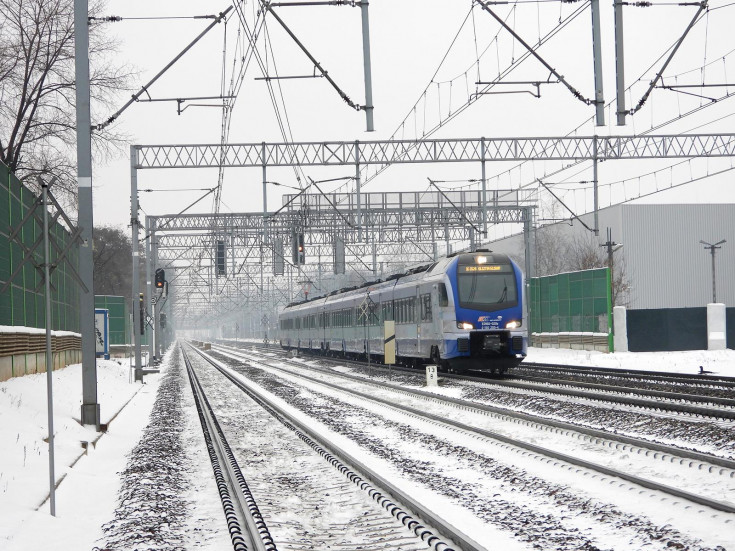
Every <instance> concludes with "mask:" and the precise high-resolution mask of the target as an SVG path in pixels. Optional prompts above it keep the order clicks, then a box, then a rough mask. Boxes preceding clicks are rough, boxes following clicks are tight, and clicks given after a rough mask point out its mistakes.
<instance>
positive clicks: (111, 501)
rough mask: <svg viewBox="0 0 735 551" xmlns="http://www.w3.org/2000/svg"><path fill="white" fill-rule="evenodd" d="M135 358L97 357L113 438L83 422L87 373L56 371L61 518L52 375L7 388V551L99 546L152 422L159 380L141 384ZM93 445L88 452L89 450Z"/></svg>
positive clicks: (3, 493) (0, 486) (2, 543)
mask: <svg viewBox="0 0 735 551" xmlns="http://www.w3.org/2000/svg"><path fill="white" fill-rule="evenodd" d="M130 371H131V370H130V367H129V365H128V363H127V360H125V361H123V362H122V363H118V362H117V361H112V360H110V361H106V360H97V379H98V402H99V403H100V406H101V421H102V423H106V424H109V430H108V432H107V433H104V434H100V433H98V432H96V430H95V428H94V427H91V426H82V425H81V424H80V422H79V419H80V412H81V402H82V400H81V395H82V368H81V365H80V364H76V365H72V366H69V367H66V368H64V369H60V370H57V371H54V372H53V398H54V435H55V438H54V451H55V475H56V483H57V485H58V488H57V491H56V517H55V518H54V517H52V516H51V515H50V514H49V510H50V504H49V501H48V500H47V497H48V495H49V453H48V450H49V448H48V440H47V437H48V413H47V393H46V374H45V373H43V374H37V375H27V376H25V377H16V378H13V379H10V380H8V381H5V382H3V383H0V419H2V422H0V442H2V446H0V450H1V451H0V518H2V519H3V521H2V522H1V523H0V549H3V550H4V551H12V550H22V549H23V550H25V549H33V548H37V547H39V546H40V547H43V548H44V549H59V550H61V549H64V550H69V549H91V548H92V547H94V545H95V542H96V540H97V539H98V538H100V537H101V536H102V529H101V526H102V524H104V523H105V522H107V521H109V520H110V519H111V518H112V515H113V511H114V509H115V506H116V503H117V492H118V488H119V477H118V474H117V473H118V472H120V471H122V470H123V468H124V467H125V463H126V461H127V457H126V456H127V454H128V453H129V451H130V450H131V449H132V447H133V446H134V445H135V443H136V442H137V441H138V438H139V437H140V434H141V432H142V430H143V428H144V427H145V425H146V424H147V422H148V417H149V413H150V410H151V407H152V404H153V400H154V399H155V396H156V390H157V387H158V379H159V376H158V375H150V376H147V377H146V383H147V384H145V385H140V384H133V383H132V382H131V381H132V378H131V373H130ZM83 443H88V444H86V446H87V451H86V452H85V449H84V447H83Z"/></svg>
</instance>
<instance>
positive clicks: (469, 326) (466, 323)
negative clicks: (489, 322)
mask: <svg viewBox="0 0 735 551" xmlns="http://www.w3.org/2000/svg"><path fill="white" fill-rule="evenodd" d="M474 328H475V326H474V325H472V324H471V323H470V322H469V321H458V322H457V329H474Z"/></svg>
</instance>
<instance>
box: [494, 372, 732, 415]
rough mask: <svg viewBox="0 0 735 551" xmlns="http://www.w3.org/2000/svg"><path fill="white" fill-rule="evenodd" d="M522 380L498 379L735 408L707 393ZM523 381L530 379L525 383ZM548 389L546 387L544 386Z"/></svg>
mask: <svg viewBox="0 0 735 551" xmlns="http://www.w3.org/2000/svg"><path fill="white" fill-rule="evenodd" d="M515 377H516V378H518V379H520V381H516V380H513V379H503V380H501V381H498V383H499V384H501V385H503V386H511V387H515V386H518V387H519V388H527V389H535V388H538V384H539V383H542V384H552V385H555V386H559V387H562V388H563V387H570V388H581V389H590V390H600V391H602V392H611V393H619V394H638V395H640V396H648V397H650V398H661V399H664V400H683V401H687V402H694V403H701V404H716V405H719V406H725V407H733V408H735V399H732V398H720V397H718V396H707V395H706V394H687V393H679V392H670V391H667V390H650V389H645V388H634V387H629V386H618V385H605V384H600V383H585V382H582V381H568V380H565V379H553V378H551V377H534V376H526V375H516V376H515ZM523 381H529V383H524V382H523ZM544 390H546V388H544Z"/></svg>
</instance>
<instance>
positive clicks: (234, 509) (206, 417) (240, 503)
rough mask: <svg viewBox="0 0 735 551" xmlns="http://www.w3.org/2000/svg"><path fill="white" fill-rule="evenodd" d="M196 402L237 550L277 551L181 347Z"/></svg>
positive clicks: (226, 517) (233, 545)
mask: <svg viewBox="0 0 735 551" xmlns="http://www.w3.org/2000/svg"><path fill="white" fill-rule="evenodd" d="M181 352H182V356H183V359H184V364H185V365H186V372H187V374H188V376H189V383H190V385H191V390H192V394H193V396H194V403H195V405H196V409H197V413H198V414H199V421H200V422H201V425H202V432H203V434H204V441H205V444H206V446H207V451H208V453H209V459H210V461H211V463H212V470H213V471H214V479H215V482H216V484H217V490H218V492H219V495H220V499H221V501H222V508H223V510H224V514H225V520H226V522H227V529H228V531H229V533H230V539H231V540H232V547H233V549H234V551H277V548H276V545H275V543H274V541H273V538H272V537H271V535H270V532H269V530H268V527H267V525H266V523H265V520H264V519H263V516H262V515H261V513H260V510H259V509H258V505H257V503H256V502H255V498H254V497H253V495H252V493H251V492H250V488H249V487H248V484H247V482H246V481H245V477H244V476H243V475H242V471H241V470H240V466H239V465H238V463H237V460H236V459H235V455H234V454H233V452H232V449H231V447H230V445H229V443H228V442H227V439H226V438H225V435H224V433H223V432H222V429H221V427H220V426H219V423H218V422H217V418H216V417H215V415H214V411H213V410H212V406H211V405H210V404H209V401H208V399H207V397H206V395H205V393H204V389H203V388H202V385H201V383H200V382H199V378H198V377H197V375H196V372H195V371H194V367H193V366H192V363H191V361H190V359H189V357H188V354H187V352H186V349H185V348H184V347H182V350H181Z"/></svg>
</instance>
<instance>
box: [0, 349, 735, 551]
mask: <svg viewBox="0 0 735 551" xmlns="http://www.w3.org/2000/svg"><path fill="white" fill-rule="evenodd" d="M528 360H529V361H533V362H543V363H567V364H571V365H581V366H601V367H609V368H627V369H645V370H651V371H676V372H681V373H691V374H694V373H698V372H699V368H700V366H702V367H703V368H704V369H705V370H707V371H710V372H712V373H713V374H718V375H725V376H733V377H735V351H733V350H726V351H722V352H707V351H695V352H659V353H645V354H641V353H623V354H602V353H598V352H585V351H576V350H558V349H536V348H532V349H530V351H529V356H528ZM166 365H167V362H166V361H164V364H163V366H162V367H163V368H164V369H165V368H166ZM97 373H98V380H99V388H98V401H99V403H100V405H101V412H102V422H103V423H109V430H108V432H107V433H105V434H104V435H101V436H100V434H99V433H97V432H95V430H94V428H92V427H83V426H81V425H80V424H79V415H80V405H81V392H82V385H81V380H82V375H81V366H80V365H74V366H70V367H67V368H65V369H61V370H58V371H55V372H54V373H53V384H54V429H55V430H54V432H55V451H56V480H57V483H58V482H59V481H60V480H61V483H60V484H59V486H58V490H57V493H56V499H57V503H56V512H57V516H56V517H55V518H54V517H52V516H50V514H49V503H48V502H47V501H46V502H45V503H43V502H44V500H45V499H46V496H47V495H48V485H49V474H48V443H47V442H46V440H45V439H46V437H47V434H48V425H47V412H46V375H45V374H39V375H29V376H26V377H21V378H15V379H11V380H9V381H6V382H3V383H0V420H2V421H1V422H0V518H2V519H3V521H2V522H1V523H0V549H2V550H3V551H20V550H26V549H32V548H36V547H39V546H42V547H43V548H44V549H46V550H53V549H58V550H70V549H80V550H81V549H92V548H93V547H95V546H100V545H101V543H100V542H101V541H104V537H105V536H104V534H103V531H102V525H103V524H105V523H107V522H109V521H110V520H111V519H112V518H113V516H114V511H115V508H116V506H117V499H118V490H119V487H120V476H119V473H120V472H122V471H123V470H124V469H125V467H126V463H127V461H128V457H127V456H128V454H129V453H130V451H131V450H132V449H133V448H134V446H135V445H136V444H137V443H138V441H139V439H140V437H141V435H142V434H143V431H144V429H145V427H146V426H147V425H148V423H149V417H150V412H151V409H152V407H153V403H154V400H155V398H156V392H157V389H158V385H159V382H160V377H161V376H160V375H147V376H146V384H145V385H142V386H141V385H140V384H135V383H133V382H131V380H132V377H131V373H130V367H129V365H128V363H127V361H124V362H123V363H122V364H120V363H118V362H116V361H98V369H97ZM82 442H90V445H89V452H88V454H84V449H83V448H82V444H81V443H82ZM92 442H96V444H94V445H92V444H91V443H92ZM72 464H73V467H70V466H71V465H72ZM42 503H43V505H41V504H42ZM39 506H40V507H39Z"/></svg>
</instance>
